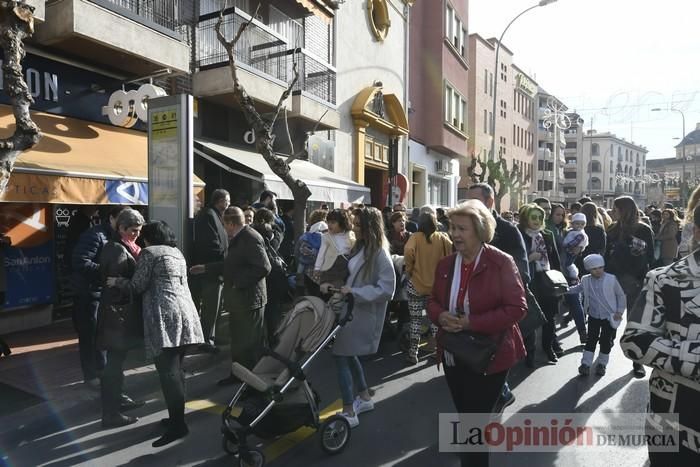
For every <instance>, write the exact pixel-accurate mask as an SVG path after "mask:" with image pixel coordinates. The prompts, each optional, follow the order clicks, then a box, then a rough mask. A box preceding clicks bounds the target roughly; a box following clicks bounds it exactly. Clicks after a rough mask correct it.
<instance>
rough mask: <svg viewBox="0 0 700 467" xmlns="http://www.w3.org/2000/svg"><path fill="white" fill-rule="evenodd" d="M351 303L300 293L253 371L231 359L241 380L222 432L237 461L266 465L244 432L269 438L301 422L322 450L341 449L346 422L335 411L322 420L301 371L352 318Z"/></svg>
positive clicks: (347, 432) (346, 436) (224, 416)
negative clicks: (271, 346)
mask: <svg viewBox="0 0 700 467" xmlns="http://www.w3.org/2000/svg"><path fill="white" fill-rule="evenodd" d="M330 292H338V290H337V289H330ZM334 297H337V295H335V296H334ZM353 303H354V302H353V297H352V295H347V296H345V298H331V300H329V302H328V303H327V304H326V303H324V302H323V300H321V299H320V298H318V297H301V298H300V299H299V300H297V301H296V302H295V304H294V306H293V307H292V309H291V310H290V311H289V313H288V314H287V316H286V317H285V319H284V321H283V322H282V323H281V324H280V326H279V328H278V330H277V337H278V339H279V343H278V344H277V346H275V349H274V350H270V349H265V350H264V351H263V355H264V356H263V357H262V358H261V359H260V361H258V363H257V364H256V365H255V367H254V368H253V370H252V371H250V370H248V369H247V368H245V367H244V366H242V365H240V364H238V363H233V365H232V372H233V374H234V375H235V376H237V377H238V378H239V379H240V380H241V381H242V382H243V384H242V385H241V387H240V388H238V391H237V392H236V394H235V396H234V397H233V399H232V400H231V402H229V404H228V406H227V407H226V410H224V413H223V414H222V422H223V424H222V428H221V432H222V433H223V448H224V450H225V451H226V452H227V453H229V454H238V462H239V465H240V466H246V467H247V466H250V467H253V466H254V467H261V466H263V465H264V464H265V457H264V455H263V453H262V452H260V451H258V450H255V449H251V448H250V446H249V445H248V442H247V439H248V437H249V436H251V435H255V436H257V437H258V438H262V439H270V438H274V437H276V436H281V435H284V434H287V433H291V432H293V431H295V430H297V429H299V428H301V427H304V426H308V427H312V428H314V429H316V430H318V431H319V433H320V434H321V446H322V447H323V450H324V451H325V452H327V453H329V454H339V453H340V452H342V451H343V449H344V448H345V446H346V444H347V442H348V440H349V439H350V424H349V423H348V421H347V420H346V419H345V418H344V417H342V416H340V415H334V416H332V417H330V418H328V419H327V420H326V421H324V422H323V423H321V421H320V419H319V402H320V399H319V397H318V395H317V394H316V392H315V391H314V390H313V389H312V388H311V386H310V384H309V382H308V381H307V380H306V374H305V373H304V371H305V370H306V369H307V367H308V366H309V365H310V364H311V362H312V361H313V360H314V358H315V357H316V356H317V355H318V354H319V353H320V352H321V350H322V349H323V348H324V347H326V346H327V345H328V344H329V343H330V342H331V340H332V339H333V338H334V337H335V335H336V334H337V333H338V331H339V330H340V329H341V328H342V327H343V326H344V325H345V324H346V323H347V322H349V321H351V320H352V308H353ZM343 310H346V312H345V313H344V314H343V313H342V311H343ZM336 314H337V316H338V317H339V319H337V322H336Z"/></svg>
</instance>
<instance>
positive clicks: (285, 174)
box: [215, 4, 311, 240]
mask: <svg viewBox="0 0 700 467" xmlns="http://www.w3.org/2000/svg"><path fill="white" fill-rule="evenodd" d="M225 7H226V5H225ZM225 7H224V9H223V10H221V13H220V15H219V20H218V21H217V23H216V26H215V30H216V34H217V38H218V40H219V42H220V43H221V45H223V46H224V48H225V49H226V52H227V53H228V58H229V70H230V72H231V80H232V81H233V95H234V97H235V98H236V101H238V103H239V104H240V106H241V108H242V110H243V115H244V116H245V119H246V121H247V122H248V124H249V125H250V127H251V128H252V129H253V132H254V133H255V137H256V138H255V141H256V143H255V148H256V149H257V151H258V152H259V153H260V154H261V155H262V156H263V159H265V162H267V164H268V166H269V167H270V169H271V170H272V172H273V173H274V174H275V175H277V176H278V177H279V178H280V179H281V180H282V181H283V182H284V184H285V185H287V187H289V190H290V191H291V192H292V197H293V198H294V229H295V231H296V232H295V233H296V237H297V238H296V240H298V239H299V237H300V236H301V234H302V233H303V232H304V231H305V230H306V229H305V221H306V202H307V201H308V199H309V197H310V196H311V190H309V187H308V186H306V183H304V182H303V181H302V180H299V179H295V178H294V177H293V176H292V174H291V172H290V164H291V163H292V162H293V161H294V159H295V158H296V155H293V156H291V157H290V158H289V159H287V160H285V159H284V158H282V157H280V156H278V155H276V154H275V151H274V149H273V146H272V143H273V140H274V138H273V134H272V128H273V126H274V123H275V120H276V119H277V116H278V115H279V113H280V110H281V109H282V106H283V105H284V102H285V101H286V100H287V98H288V97H289V95H290V94H291V92H292V88H293V87H294V85H295V83H296V82H297V80H298V79H299V71H298V69H297V65H296V62H295V63H294V66H293V70H294V78H293V79H292V81H291V83H289V86H288V87H287V89H286V90H285V91H284V92H283V93H282V95H281V96H280V99H279V102H278V103H277V108H276V110H275V112H273V115H274V117H273V118H272V120H271V121H266V120H265V119H264V118H263V117H262V116H261V115H260V113H259V112H258V110H257V109H256V108H255V103H254V102H253V99H252V98H251V97H250V96H249V95H248V93H247V92H246V90H245V88H244V87H243V85H242V84H241V83H240V81H239V80H238V68H237V66H236V60H235V58H234V48H235V46H236V43H237V42H238V40H239V39H240V38H241V36H242V35H243V33H244V32H245V30H246V28H247V27H248V26H249V25H250V23H251V22H252V20H253V18H254V17H255V16H257V13H258V9H259V8H260V5H259V4H258V9H256V11H255V13H254V14H253V15H251V19H250V21H248V22H247V23H243V24H241V25H240V27H239V28H238V32H237V33H236V35H235V36H234V38H233V39H232V40H230V41H228V40H226V38H225V37H224V35H223V33H222V32H221V26H222V24H223V18H224V10H225V9H226V8H225ZM295 53H296V51H295ZM304 150H305V149H303V150H302V152H303V151H304Z"/></svg>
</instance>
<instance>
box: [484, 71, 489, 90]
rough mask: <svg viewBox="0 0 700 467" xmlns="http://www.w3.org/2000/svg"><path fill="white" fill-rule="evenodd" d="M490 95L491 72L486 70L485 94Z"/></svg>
mask: <svg viewBox="0 0 700 467" xmlns="http://www.w3.org/2000/svg"><path fill="white" fill-rule="evenodd" d="M488 93H489V70H486V69H484V94H488Z"/></svg>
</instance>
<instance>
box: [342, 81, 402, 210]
mask: <svg viewBox="0 0 700 467" xmlns="http://www.w3.org/2000/svg"><path fill="white" fill-rule="evenodd" d="M351 113H352V118H353V124H354V126H355V135H354V143H355V144H354V154H353V158H354V166H355V174H354V175H355V181H356V182H357V183H360V184H362V185H365V186H367V187H369V188H370V189H371V190H372V205H374V206H376V207H378V208H382V207H384V204H385V203H386V200H384V199H382V198H383V196H382V193H383V191H384V185H385V183H386V180H387V179H388V177H389V142H390V140H391V139H392V138H399V137H401V136H406V135H408V118H407V116H406V112H405V111H404V108H403V106H402V105H401V101H400V100H399V98H398V97H397V96H396V95H395V94H384V93H383V92H382V87H381V86H370V87H367V88H365V89H363V90H362V91H360V92H359V93H358V94H357V97H355V100H354V102H353V104H352V108H351ZM399 160H400V158H399ZM399 166H400V164H399Z"/></svg>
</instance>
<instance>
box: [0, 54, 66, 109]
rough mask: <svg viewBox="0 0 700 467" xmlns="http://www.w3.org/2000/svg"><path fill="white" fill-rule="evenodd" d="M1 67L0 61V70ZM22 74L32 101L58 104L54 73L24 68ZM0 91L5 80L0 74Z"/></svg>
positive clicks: (56, 77) (56, 82) (3, 87)
mask: <svg viewBox="0 0 700 467" xmlns="http://www.w3.org/2000/svg"><path fill="white" fill-rule="evenodd" d="M2 66H4V64H3V61H2V60H0V68H1V67H2ZM24 73H25V75H24V79H25V81H26V82H27V87H28V88H29V92H30V94H31V95H32V97H33V98H34V101H38V100H45V101H51V102H58V75H57V74H56V73H51V72H49V71H40V70H37V69H36V68H32V67H28V68H26V69H25V71H24ZM0 90H5V80H4V76H3V74H2V73H0Z"/></svg>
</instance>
